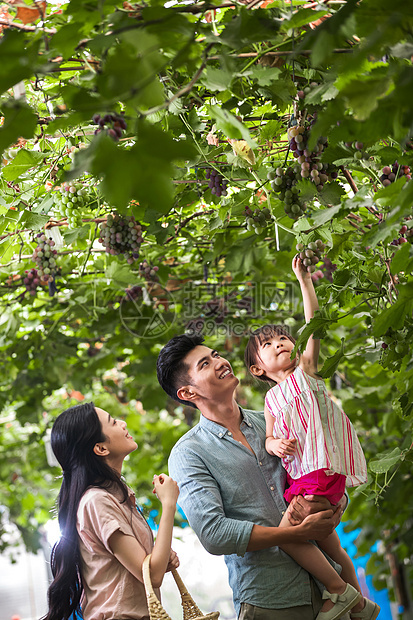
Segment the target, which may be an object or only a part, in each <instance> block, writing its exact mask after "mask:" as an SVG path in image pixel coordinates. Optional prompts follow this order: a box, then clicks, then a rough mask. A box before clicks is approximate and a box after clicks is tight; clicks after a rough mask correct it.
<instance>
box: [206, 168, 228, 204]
mask: <svg viewBox="0 0 413 620" xmlns="http://www.w3.org/2000/svg"><path fill="white" fill-rule="evenodd" d="M205 177H206V178H207V179H208V187H209V189H210V190H211V192H212V193H213V194H215V196H217V197H218V198H220V197H221V196H226V195H227V186H228V181H227V180H226V179H224V177H223V176H222V175H221V174H219V172H218V171H217V170H215V168H207V169H206V172H205Z"/></svg>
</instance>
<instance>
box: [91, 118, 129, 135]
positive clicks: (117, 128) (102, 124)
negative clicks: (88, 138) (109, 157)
mask: <svg viewBox="0 0 413 620" xmlns="http://www.w3.org/2000/svg"><path fill="white" fill-rule="evenodd" d="M92 120H93V122H94V124H95V125H99V127H98V129H96V130H95V135H96V134H98V133H100V132H101V131H104V130H105V131H106V133H107V134H108V136H110V137H111V138H113V140H115V142H117V141H118V140H119V138H121V137H122V135H123V131H124V130H125V129H126V127H127V125H126V123H125V119H124V118H123V116H121V115H119V114H105V115H104V116H103V117H102V116H101V115H100V114H95V115H94V116H93V119H92Z"/></svg>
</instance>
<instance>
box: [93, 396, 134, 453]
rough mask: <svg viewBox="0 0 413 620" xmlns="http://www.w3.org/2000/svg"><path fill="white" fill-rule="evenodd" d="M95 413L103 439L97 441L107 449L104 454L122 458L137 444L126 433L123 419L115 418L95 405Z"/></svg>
mask: <svg viewBox="0 0 413 620" xmlns="http://www.w3.org/2000/svg"><path fill="white" fill-rule="evenodd" d="M96 413H97V415H98V418H99V420H100V424H101V426H102V432H103V434H104V436H105V437H106V440H105V441H102V442H99V445H102V446H104V447H105V449H106V450H107V454H106V456H107V457H109V458H110V459H119V458H120V459H124V458H125V456H127V455H128V454H130V453H131V452H133V451H134V450H136V448H137V447H138V444H137V443H136V441H134V439H133V437H132V436H131V435H130V434H129V433H128V430H127V428H126V422H125V421H124V420H115V419H114V418H112V416H111V415H110V413H108V412H107V411H104V410H103V409H100V408H99V407H96Z"/></svg>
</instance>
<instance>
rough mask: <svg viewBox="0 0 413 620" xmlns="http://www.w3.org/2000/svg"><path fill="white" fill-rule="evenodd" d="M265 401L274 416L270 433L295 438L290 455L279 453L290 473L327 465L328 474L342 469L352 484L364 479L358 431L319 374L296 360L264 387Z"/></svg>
mask: <svg viewBox="0 0 413 620" xmlns="http://www.w3.org/2000/svg"><path fill="white" fill-rule="evenodd" d="M265 403H266V405H267V407H268V409H269V411H270V413H271V414H272V415H273V416H274V437H283V438H285V439H293V438H296V439H297V450H296V452H295V454H294V457H292V458H291V457H287V458H285V459H283V466H284V468H285V469H286V471H287V473H288V474H289V475H290V476H291V478H293V479H297V478H301V477H302V476H304V475H306V474H309V473H311V472H314V471H317V470H319V469H326V470H327V471H326V473H327V474H328V473H338V474H344V475H345V476H346V485H347V486H350V487H351V486H357V485H359V484H363V483H364V482H366V480H367V466H366V459H365V458H364V454H363V450H362V448H361V445H360V442H359V440H358V437H357V435H356V431H355V430H354V427H353V425H352V423H351V422H350V420H349V419H348V417H347V416H346V414H345V413H344V411H342V410H341V409H340V408H339V407H338V406H337V405H336V403H335V402H334V401H333V400H332V399H331V398H330V397H329V395H328V393H327V388H326V385H325V383H324V381H323V380H322V379H314V378H313V377H310V376H309V375H308V374H307V373H306V372H304V371H303V370H302V369H301V368H300V367H299V366H297V368H296V369H295V370H294V372H293V373H292V374H291V375H289V377H287V379H285V380H284V381H282V382H281V383H279V384H278V385H275V386H274V387H273V388H271V389H270V390H269V391H268V392H267V394H266V397H265ZM290 459H291V460H290Z"/></svg>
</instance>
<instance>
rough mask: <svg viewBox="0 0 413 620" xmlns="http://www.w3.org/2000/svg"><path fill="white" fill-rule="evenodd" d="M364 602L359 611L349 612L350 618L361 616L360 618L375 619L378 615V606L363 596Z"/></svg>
mask: <svg viewBox="0 0 413 620" xmlns="http://www.w3.org/2000/svg"><path fill="white" fill-rule="evenodd" d="M364 600H365V601H366V604H365V605H364V607H363V609H362V610H361V611H357V612H354V613H351V614H350V615H351V618H361V619H362V620H375V619H376V618H377V616H378V615H379V611H380V607H379V606H378V605H377V603H374V602H373V601H371V600H370V599H368V598H364Z"/></svg>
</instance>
